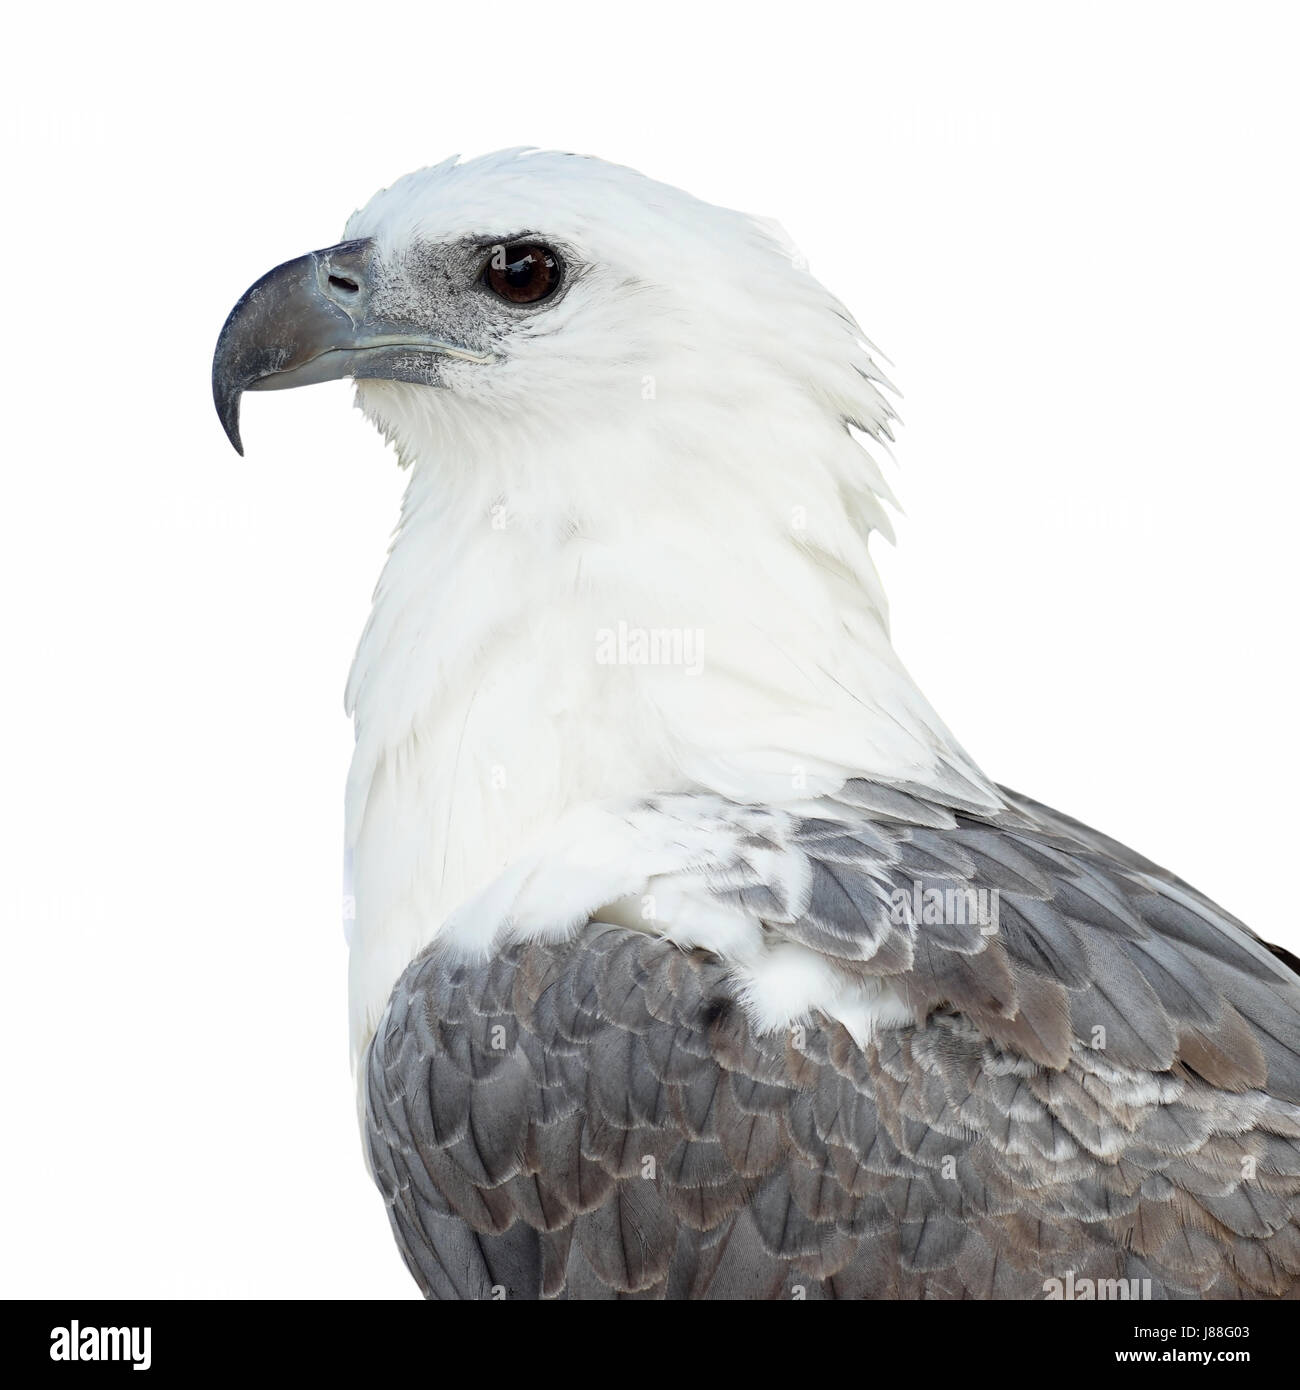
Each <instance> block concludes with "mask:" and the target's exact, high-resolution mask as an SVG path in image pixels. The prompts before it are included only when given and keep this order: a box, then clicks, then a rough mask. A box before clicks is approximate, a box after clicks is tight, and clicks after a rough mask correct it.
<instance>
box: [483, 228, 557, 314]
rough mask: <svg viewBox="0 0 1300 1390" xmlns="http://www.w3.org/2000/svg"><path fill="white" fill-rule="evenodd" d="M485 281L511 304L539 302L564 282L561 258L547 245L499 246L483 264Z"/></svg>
mask: <svg viewBox="0 0 1300 1390" xmlns="http://www.w3.org/2000/svg"><path fill="white" fill-rule="evenodd" d="M483 280H484V282H485V283H486V284H487V285H488V286H489V287H490V288H491V289H492V290H493V291H495V292H496V293H497V294H499V295H500V296H501V298H502V299H508V300H509V301H510V303H511V304H536V303H537V301H538V300H539V299H545V298H546V296H547V295H548V294H550V293H551V291H552V290H553V289H554V288H555V287H556V285H558V284H559V283H560V261H559V257H558V256H556V254H555V252H554V251H552V250H551V249H550V248H549V247H546V246H536V245H532V246H530V245H528V244H527V243H524V242H519V243H516V244H515V245H514V246H495V247H493V248H492V255H491V257H490V259H489V260H488V263H487V265H486V266H485V267H484V268H483Z"/></svg>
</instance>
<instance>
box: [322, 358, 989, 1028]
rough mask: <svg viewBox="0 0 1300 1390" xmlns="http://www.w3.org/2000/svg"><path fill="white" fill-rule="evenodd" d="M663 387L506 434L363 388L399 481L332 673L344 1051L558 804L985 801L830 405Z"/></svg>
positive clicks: (457, 409) (874, 502)
mask: <svg viewBox="0 0 1300 1390" xmlns="http://www.w3.org/2000/svg"><path fill="white" fill-rule="evenodd" d="M653 385H654V387H655V397H654V398H652V399H648V400H643V399H640V398H637V399H635V400H630V401H628V402H627V404H626V405H623V406H621V407H620V408H619V409H617V410H614V411H612V412H611V411H608V410H606V411H605V418H602V419H595V418H587V419H582V420H577V421H575V420H573V419H572V418H570V419H567V420H565V421H557V420H554V419H547V418H545V416H542V417H540V418H535V419H532V420H531V421H530V428H529V429H528V430H527V431H525V430H522V429H519V428H517V427H516V428H515V429H514V430H512V431H509V432H507V430H506V428H505V427H504V426H501V425H500V424H498V423H495V422H491V423H488V422H486V421H485V416H484V415H483V414H482V413H476V412H475V411H474V409H473V408H472V406H470V405H465V404H463V403H461V404H458V403H456V402H450V403H449V402H447V401H446V400H439V401H438V402H437V403H436V406H437V409H436V413H435V410H434V409H433V408H432V407H431V406H430V404H429V402H428V397H429V395H430V394H431V393H429V392H427V391H424V390H421V388H414V387H405V386H402V385H399V384H396V383H391V382H375V383H366V384H365V386H364V387H363V388H362V389H361V390H360V391H359V399H360V401H361V403H362V405H363V408H365V409H366V410H367V412H368V413H370V414H371V415H373V416H375V417H376V418H377V419H378V420H379V421H380V423H381V425H382V427H383V428H384V429H385V430H386V432H387V433H388V434H389V436H390V438H392V439H393V440H394V441H395V442H396V444H397V447H398V451H399V454H400V455H401V456H402V458H403V461H404V462H406V463H407V464H408V465H409V467H410V470H411V479H410V485H409V488H408V491H407V495H406V499H405V502H404V505H403V512H402V520H401V524H400V526H399V528H398V532H397V535H396V538H395V541H394V544H393V547H392V551H391V554H390V557H389V559H388V562H387V564H386V566H385V568H384V572H383V576H382V578H381V580H380V582H379V585H378V588H377V591H376V595H375V602H374V609H373V612H372V614H371V617H370V621H369V623H368V624H367V627H366V630H365V632H364V634H363V636H362V638H361V642H360V646H359V648H358V651H357V656H356V661H355V663H354V666H353V671H352V675H351V678H350V680H349V684H348V692H347V704H348V708H349V710H350V711H351V712H353V714H354V716H355V721H356V735H357V746H356V753H355V757H354V759H353V763H352V769H351V773H350V776H349V781H348V791H347V844H348V849H349V854H350V858H351V865H352V878H353V888H352V893H353V897H354V901H355V905H356V919H355V921H354V923H353V924H352V940H351V947H352V961H351V1015H352V1036H353V1044H354V1048H355V1049H356V1051H357V1054H358V1055H359V1053H360V1051H361V1049H363V1048H364V1045H365V1043H366V1041H367V1040H368V1038H369V1037H370V1035H371V1034H372V1032H373V1030H374V1027H375V1025H376V1023H377V1021H378V1018H379V1016H380V1015H381V1014H382V1011H383V1008H384V1006H385V1004H386V1002H387V998H388V994H389V992H390V991H391V989H392V986H393V984H394V983H395V982H396V979H397V977H398V975H400V973H401V972H402V970H403V969H404V968H405V966H406V965H407V964H408V963H409V961H410V960H411V959H412V958H413V957H414V956H415V955H416V954H417V953H418V952H419V951H420V950H421V948H422V947H424V946H425V945H426V944H427V943H428V942H429V941H430V940H431V939H432V937H433V935H434V934H435V932H436V931H437V930H438V928H439V926H440V924H441V923H443V922H444V921H445V919H446V918H447V916H448V914H449V913H450V912H451V911H452V909H454V908H455V907H456V906H457V905H458V904H459V903H461V902H462V901H463V900H464V899H466V898H467V897H469V896H470V895H471V894H473V893H475V892H476V891H478V890H480V889H482V888H483V887H484V886H485V885H486V884H487V882H489V881H490V880H491V879H493V878H495V877H496V876H497V875H498V874H499V873H500V872H501V871H502V870H503V869H504V867H505V866H506V865H507V864H508V863H509V862H510V861H511V860H513V859H514V858H515V857H516V856H517V855H519V854H520V853H521V852H522V851H523V850H525V849H526V848H527V846H528V845H529V843H530V842H531V841H533V840H534V839H535V838H537V837H539V836H540V835H541V833H542V832H544V831H545V830H546V829H547V828H548V827H550V826H552V825H553V824H554V822H555V821H556V820H557V819H558V817H559V816H560V815H561V814H562V813H564V812H565V811H567V810H569V809H571V808H573V807H575V806H578V805H580V804H583V803H586V802H590V801H593V800H598V799H605V798H622V797H636V796H640V795H643V794H649V793H654V792H667V791H675V790H690V789H693V788H706V789H709V790H712V791H716V792H720V793H721V794H723V795H725V796H728V797H732V798H735V799H740V800H757V801H768V802H778V803H779V802H793V801H801V800H805V799H806V798H808V797H809V796H810V795H818V794H821V793H824V792H826V791H830V790H833V789H834V788H835V787H838V786H839V785H840V784H841V783H842V782H843V781H844V779H845V778H846V777H848V776H855V775H874V776H877V777H880V778H885V779H890V780H896V781H907V782H914V783H921V784H924V785H928V786H932V787H940V788H943V787H948V788H955V789H959V790H960V791H961V792H962V793H963V794H965V795H967V796H970V795H975V796H978V797H981V798H992V797H993V796H994V793H993V792H992V790H991V788H990V787H989V786H988V784H987V782H986V781H985V780H984V779H983V777H982V775H981V774H980V773H979V772H978V770H977V769H976V768H974V767H973V765H972V764H971V763H970V762H969V760H968V759H967V758H966V756H965V755H964V754H963V753H962V751H961V750H960V748H959V747H958V746H957V745H956V744H955V743H954V741H953V740H952V738H951V736H950V735H949V734H948V733H947V731H946V730H945V729H944V728H943V726H942V724H941V723H940V722H939V720H938V719H937V718H936V716H935V714H934V712H933V711H932V710H931V708H930V706H929V705H928V704H927V702H926V700H925V699H924V697H923V696H922V695H921V693H920V692H919V690H918V689H917V688H916V686H915V685H914V684H913V683H912V681H911V680H910V678H909V677H908V676H907V674H906V672H905V671H904V670H903V668H902V667H901V665H900V664H899V661H898V658H897V657H896V655H895V654H894V651H893V649H892V647H891V646H890V643H889V638H888V630H887V617H886V611H885V603H884V599H883V596H882V594H881V592H880V588H879V583H878V580H877V577H876V573H875V570H874V567H873V565H872V562H871V560H870V558H869V556H868V553H867V535H868V532H869V531H870V530H871V529H881V528H887V525H888V523H887V521H886V519H885V518H884V515H883V512H882V510H881V506H880V503H879V501H878V495H887V493H886V490H885V488H884V485H883V483H882V482H881V481H880V479H879V475H878V473H877V472H876V470H875V466H874V464H873V463H872V462H871V460H870V459H869V458H868V456H867V455H866V454H865V452H864V451H863V450H862V448H861V447H860V445H859V444H858V443H857V442H856V441H855V440H854V438H853V437H852V436H851V434H850V433H849V431H847V430H846V429H845V427H844V425H843V423H842V421H841V420H840V419H838V418H837V417H835V415H834V414H833V413H832V412H828V411H827V410H826V409H825V408H824V406H822V405H819V404H817V403H816V402H815V401H813V400H811V399H809V398H808V397H807V396H805V395H804V394H802V393H800V392H797V391H793V390H791V391H787V392H785V393H784V395H783V396H782V395H776V396H769V397H768V399H767V400H766V401H765V403H764V412H765V413H764V417H763V431H762V433H761V434H758V433H756V432H755V430H754V429H753V428H752V427H750V428H748V429H744V430H742V428H741V426H742V425H743V422H741V421H737V420H736V419H735V418H733V417H731V416H729V415H728V414H727V412H726V411H725V410H724V408H723V407H722V406H718V407H717V409H716V410H714V409H710V408H709V407H708V406H707V405H702V403H701V402H700V401H699V400H698V398H696V399H692V401H691V404H690V408H689V410H687V409H686V408H681V409H674V408H673V407H672V406H671V404H670V403H669V402H670V401H671V395H669V397H668V401H666V400H665V390H664V386H665V384H664V383H663V382H658V383H654V384H653ZM438 394H440V395H441V393H438ZM489 418H490V417H489ZM575 440H580V441H581V443H580V444H579V445H577V446H575V444H574V442H573V441H575ZM561 441H563V442H561ZM665 662H667V663H668V664H664V663H665Z"/></svg>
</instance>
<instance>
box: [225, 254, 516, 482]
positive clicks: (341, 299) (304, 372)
mask: <svg viewBox="0 0 1300 1390" xmlns="http://www.w3.org/2000/svg"><path fill="white" fill-rule="evenodd" d="M374 259H375V247H374V242H373V241H371V240H369V239H366V240H364V241H345V242H342V243H340V244H339V245H338V246H329V247H326V248H325V249H324V250H323V251H311V252H309V253H308V254H307V255H305V256H299V257H298V259H297V260H294V261H286V262H285V263H284V264H283V265H279V266H276V268H275V269H274V270H272V271H268V272H267V274H265V275H263V276H262V278H261V279H260V280H258V281H257V283H256V284H254V285H252V286H251V287H250V288H249V289H247V290H245V292H244V294H243V296H242V297H241V298H240V300H239V302H238V303H237V304H236V305H235V307H234V308H233V309H232V310H231V311H230V317H229V318H227V319H226V322H225V326H224V327H223V328H222V330H221V335H220V337H218V339H217V348H216V352H215V353H214V354H213V358H212V399H213V402H214V404H215V405H216V407H217V415H218V417H219V418H220V420H221V425H222V428H223V429H224V430H225V431H226V437H227V438H228V439H229V440H230V442H231V444H232V445H234V448H235V452H236V453H238V454H242V453H243V452H244V446H243V444H242V442H241V441H240V438H239V398H240V397H241V396H242V395H243V393H244V392H245V391H279V390H284V389H286V388H288V387H290V386H309V385H311V384H313V383H314V382H318V381H336V380H337V379H338V378H339V377H345V376H351V377H358V378H361V377H387V378H389V379H390V380H393V381H414V382H418V383H421V384H423V385H436V384H437V359H438V358H439V357H459V358H462V359H466V360H469V361H473V362H490V361H491V360H492V358H491V356H490V355H488V354H484V353H480V352H472V351H470V350H469V349H468V348H462V347H458V346H457V345H456V344H454V343H449V342H445V341H443V340H442V339H440V338H437V337H435V336H433V335H431V334H428V333H426V332H423V331H421V330H420V329H419V328H417V327H415V326H413V325H412V324H410V323H405V324H404V323H400V322H397V321H396V320H394V319H389V318H385V317H384V316H383V315H382V314H380V313H376V312H375V310H374V307H373V303H372V299H373V294H372V292H373V289H374V285H373V277H372V268H373V263H374Z"/></svg>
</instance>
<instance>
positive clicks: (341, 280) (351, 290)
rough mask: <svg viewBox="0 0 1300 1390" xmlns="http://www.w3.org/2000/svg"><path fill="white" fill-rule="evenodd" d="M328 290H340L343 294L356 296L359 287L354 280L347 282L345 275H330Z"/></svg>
mask: <svg viewBox="0 0 1300 1390" xmlns="http://www.w3.org/2000/svg"><path fill="white" fill-rule="evenodd" d="M330 288H331V289H335V290H341V291H342V292H343V293H344V294H356V293H357V292H358V291H359V290H360V289H361V286H360V285H358V284H357V282H356V281H355V280H349V279H348V277H347V276H346V275H331V276H330Z"/></svg>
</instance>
